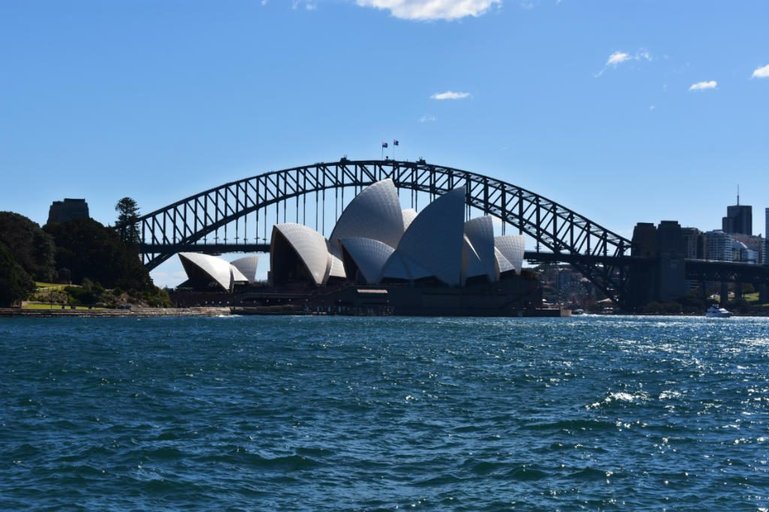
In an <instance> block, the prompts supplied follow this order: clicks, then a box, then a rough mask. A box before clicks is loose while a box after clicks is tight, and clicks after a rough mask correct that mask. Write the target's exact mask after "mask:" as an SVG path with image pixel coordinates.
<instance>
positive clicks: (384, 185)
mask: <svg viewBox="0 0 769 512" xmlns="http://www.w3.org/2000/svg"><path fill="white" fill-rule="evenodd" d="M403 231H404V230H403V214H402V213H401V206H400V200H399V199H398V191H397V190H396V188H395V185H394V184H393V181H392V180H391V179H386V180H382V181H378V182H376V183H374V184H373V185H370V186H368V187H366V188H365V189H363V190H362V191H361V192H360V193H359V194H358V195H357V196H355V198H354V199H353V200H352V201H350V204H348V205H347V208H345V209H344V211H343V212H342V215H341V216H340V217H339V220H337V222H336V226H334V231H333V232H332V233H331V236H330V237H329V241H330V242H331V244H332V245H333V244H338V243H339V241H340V240H344V239H347V238H371V239H373V240H379V241H380V242H383V243H385V244H387V245H389V246H390V247H393V248H394V247H396V246H397V245H398V242H399V241H400V239H401V236H402V235H403Z"/></svg>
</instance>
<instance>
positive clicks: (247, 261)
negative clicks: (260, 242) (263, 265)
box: [230, 254, 259, 284]
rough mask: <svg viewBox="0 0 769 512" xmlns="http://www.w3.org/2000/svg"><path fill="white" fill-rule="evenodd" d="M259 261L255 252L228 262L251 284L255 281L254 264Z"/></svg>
mask: <svg viewBox="0 0 769 512" xmlns="http://www.w3.org/2000/svg"><path fill="white" fill-rule="evenodd" d="M258 262H259V257H258V256H257V255H256V254H251V255H249V256H244V257H242V258H238V259H236V260H235V261H232V262H230V264H231V265H232V266H233V267H235V268H236V269H237V270H238V271H239V272H240V274H242V276H243V277H244V278H245V279H246V280H247V281H248V282H249V283H251V284H254V283H255V282H256V266H257V263H258Z"/></svg>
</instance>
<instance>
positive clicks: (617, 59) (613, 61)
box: [594, 48, 654, 78]
mask: <svg viewBox="0 0 769 512" xmlns="http://www.w3.org/2000/svg"><path fill="white" fill-rule="evenodd" d="M641 60H645V61H649V62H651V61H652V60H654V58H653V57H652V54H651V53H650V52H649V50H646V49H643V48H641V49H640V50H638V51H637V52H635V54H633V55H631V54H629V53H627V52H621V51H616V52H613V53H612V54H611V55H609V58H608V59H606V64H604V65H603V69H602V70H601V71H599V72H598V73H596V74H595V75H594V76H595V77H596V78H598V77H599V76H601V75H603V74H604V72H606V70H607V69H609V68H610V67H611V68H616V67H617V66H619V65H620V64H622V63H625V62H629V61H641Z"/></svg>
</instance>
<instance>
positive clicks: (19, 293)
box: [0, 243, 35, 308]
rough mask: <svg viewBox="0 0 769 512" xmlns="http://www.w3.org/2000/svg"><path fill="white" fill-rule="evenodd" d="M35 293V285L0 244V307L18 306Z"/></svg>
mask: <svg viewBox="0 0 769 512" xmlns="http://www.w3.org/2000/svg"><path fill="white" fill-rule="evenodd" d="M33 291H35V283H34V282H33V281H32V278H31V277H29V274H27V273H26V272H25V271H24V269H23V268H22V267H21V265H19V264H18V263H16V260H15V259H14V258H13V256H12V255H11V252H10V251H9V250H8V248H7V247H6V246H5V245H4V244H2V243H0V307H3V308H7V307H11V306H14V305H16V304H18V303H19V302H20V301H22V300H24V299H25V298H27V296H28V295H29V294H31V293H32V292H33Z"/></svg>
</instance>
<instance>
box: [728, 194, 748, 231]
mask: <svg viewBox="0 0 769 512" xmlns="http://www.w3.org/2000/svg"><path fill="white" fill-rule="evenodd" d="M721 230H722V231H723V232H724V233H727V234H730V235H731V234H742V235H749V236H750V235H753V207H752V206H747V205H741V204H740V195H739V194H737V204H736V205H733V206H727V207H726V217H723V218H722V219H721Z"/></svg>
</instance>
